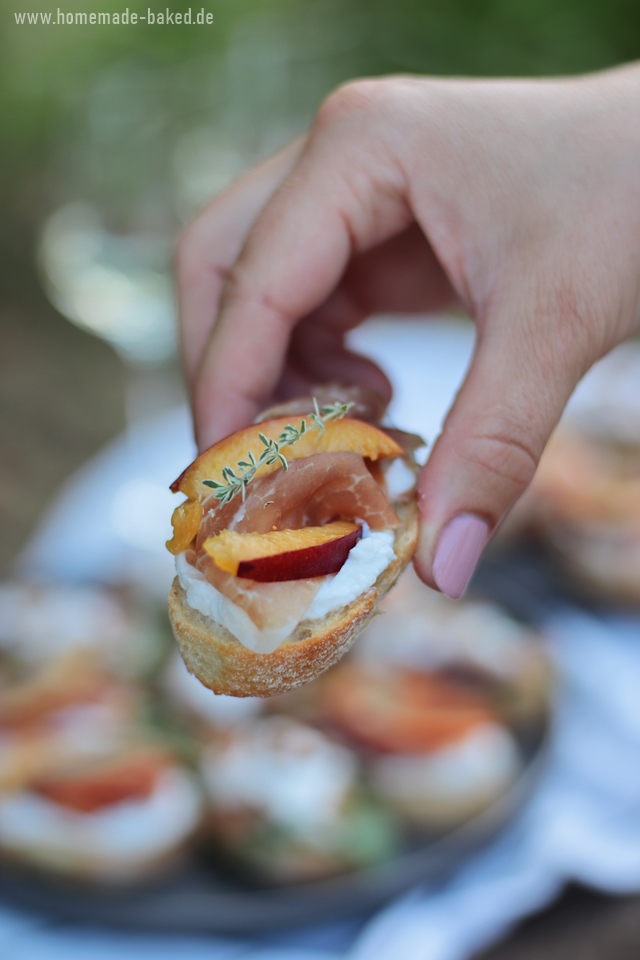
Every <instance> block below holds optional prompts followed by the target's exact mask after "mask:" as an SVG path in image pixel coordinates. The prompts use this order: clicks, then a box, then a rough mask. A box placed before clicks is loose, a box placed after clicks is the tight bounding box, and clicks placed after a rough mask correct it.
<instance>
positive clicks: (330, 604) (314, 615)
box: [176, 527, 395, 653]
mask: <svg viewBox="0 0 640 960" xmlns="http://www.w3.org/2000/svg"><path fill="white" fill-rule="evenodd" d="M393 539H394V535H393V531H392V530H381V531H370V530H368V529H367V528H366V527H364V529H363V535H362V540H360V541H359V542H358V543H357V544H356V545H355V547H353V548H352V549H351V551H350V552H349V556H348V557H347V559H346V562H345V563H344V565H343V567H342V568H341V569H340V570H339V571H338V573H336V574H334V575H333V576H328V577H324V578H323V579H324V583H323V584H322V586H321V587H320V589H319V590H318V592H317V594H316V595H315V597H314V598H313V601H312V603H311V605H310V606H309V607H308V608H307V610H306V611H305V612H304V613H303V614H302V616H300V617H298V618H291V619H289V620H288V621H287V623H286V624H284V626H282V627H277V628H273V629H264V630H260V629H259V628H258V627H257V626H256V625H255V623H254V622H253V620H252V619H251V617H250V616H249V614H248V613H246V611H245V610H243V609H242V608H241V607H239V606H237V604H235V603H233V602H232V601H231V600H229V598H228V597H225V596H224V594H222V593H220V591H219V590H216V588H215V587H214V586H213V585H212V584H210V583H209V581H208V580H207V579H206V578H205V577H204V576H203V574H201V573H200V571H199V570H197V569H196V568H195V567H193V566H192V565H191V564H190V563H189V562H188V561H187V558H186V555H185V554H184V553H181V554H178V556H177V557H176V573H177V575H178V580H179V581H180V585H181V587H182V589H183V590H184V592H185V593H186V595H187V603H188V604H189V606H190V607H192V608H193V609H194V610H198V611H199V612H200V613H202V614H204V616H205V617H210V618H211V619H212V620H215V621H216V622H217V623H220V624H222V626H224V627H226V628H227V630H229V631H230V632H231V633H232V634H233V635H234V636H235V637H237V639H238V640H239V641H240V643H242V644H243V645H244V646H245V647H247V648H248V649H249V650H253V651H254V652H255V653H272V652H273V651H274V650H275V649H277V647H279V646H280V644H281V643H283V642H284V641H285V640H286V639H287V637H289V636H291V634H292V633H293V631H294V630H295V629H296V627H297V626H298V624H299V623H300V622H301V621H302V620H319V619H321V618H322V617H324V616H326V614H327V613H329V612H330V611H332V610H338V609H339V608H340V607H344V606H346V605H347V604H349V603H352V602H353V601H354V600H355V599H356V597H359V596H360V594H361V593H364V592H365V591H366V590H368V589H369V588H370V587H372V586H373V584H374V583H375V582H376V580H377V579H378V577H379V576H380V574H381V573H382V571H383V570H384V569H385V568H386V567H388V566H389V564H390V563H391V561H392V560H393V558H394V556H395V554H394V550H393Z"/></svg>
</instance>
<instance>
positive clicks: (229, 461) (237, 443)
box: [171, 417, 404, 500]
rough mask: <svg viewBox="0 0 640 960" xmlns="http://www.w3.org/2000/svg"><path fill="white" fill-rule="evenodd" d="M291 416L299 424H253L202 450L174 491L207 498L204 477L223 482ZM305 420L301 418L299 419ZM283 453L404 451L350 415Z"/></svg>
mask: <svg viewBox="0 0 640 960" xmlns="http://www.w3.org/2000/svg"><path fill="white" fill-rule="evenodd" d="M292 419H293V425H294V426H298V425H299V422H300V421H299V420H298V419H297V418H291V417H278V418H277V419H275V420H265V421H264V422H263V423H255V424H252V425H251V426H249V427H245V428H244V430H239V431H238V433H233V434H231V436H229V437H225V439H224V440H220V441H219V442H218V443H215V444H214V445H213V446H212V447H209V449H208V450H205V451H204V453H201V454H200V456H199V457H198V458H197V459H196V460H194V461H193V463H192V464H190V466H188V467H187V468H186V470H184V472H183V473H181V474H180V476H179V477H178V479H177V480H175V481H174V482H173V483H172V484H171V489H172V490H173V492H174V493H178V492H180V493H186V495H187V496H188V497H189V499H190V500H204V499H206V497H208V496H210V495H211V489H210V488H209V487H205V486H204V485H203V482H202V481H203V480H214V481H216V482H218V483H222V482H223V477H222V470H223V469H224V467H231V469H232V470H236V472H237V464H238V462H239V461H241V460H244V461H246V460H247V455H248V453H249V452H251V453H252V454H253V455H254V456H255V457H256V459H258V458H259V457H260V454H261V453H262V451H263V450H264V445H263V443H262V441H261V440H260V437H259V434H261V433H262V434H264V436H265V437H267V438H268V439H269V440H277V439H278V437H279V436H280V434H281V433H282V431H283V430H284V428H285V427H286V426H288V425H289V424H290V423H291V422H292ZM302 419H303V418H302V417H300V420H302ZM307 420H308V418H307ZM283 453H284V455H285V456H286V458H287V460H299V459H301V458H302V457H310V456H312V455H313V454H314V453H359V454H361V456H363V457H368V459H369V460H377V459H378V458H379V457H401V456H403V453H404V451H403V450H402V447H401V446H400V445H399V444H398V443H397V442H396V441H395V440H393V439H392V438H391V437H390V436H388V435H387V434H386V433H385V432H384V431H383V430H379V429H378V427H374V426H373V425H372V424H370V423H364V421H362V420H354V419H353V418H352V417H347V418H345V419H344V420H332V421H330V422H329V423H327V424H326V425H325V428H324V431H323V432H322V433H320V431H319V430H308V432H307V433H305V434H304V436H302V437H301V439H300V440H299V441H298V442H297V443H295V444H293V445H291V446H289V447H283ZM277 469H282V468H281V467H280V466H279V464H278V463H275V464H271V465H267V464H263V466H262V467H260V469H259V470H258V471H257V473H256V476H257V477H261V476H264V475H265V474H267V473H271V472H272V471H273V470H277Z"/></svg>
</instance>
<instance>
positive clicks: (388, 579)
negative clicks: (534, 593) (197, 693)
mask: <svg viewBox="0 0 640 960" xmlns="http://www.w3.org/2000/svg"><path fill="white" fill-rule="evenodd" d="M393 507H394V509H395V511H396V513H397V515H398V517H399V518H400V526H399V527H398V528H397V530H396V531H395V537H394V544H393V546H394V552H395V558H394V559H393V560H392V561H391V563H390V564H389V565H388V566H387V567H386V568H385V569H384V570H383V571H382V573H381V574H380V576H379V577H378V579H377V580H376V582H375V583H374V584H373V586H372V587H371V588H370V589H369V590H367V592H366V593H363V594H361V595H360V596H359V597H357V598H356V599H355V600H354V601H353V602H352V603H350V604H348V605H347V606H344V607H340V608H339V609H337V610H332V611H330V612H329V613H328V614H327V615H326V616H325V617H323V618H322V619H319V620H302V621H301V622H300V623H299V624H298V626H297V628H296V630H295V632H294V633H293V634H292V635H291V638H290V639H288V640H286V641H285V642H284V643H282V644H281V645H280V646H279V647H278V648H277V649H276V650H274V651H273V652H272V653H255V652H254V651H253V650H249V649H248V648H247V647H245V646H244V645H243V644H242V643H240V641H239V640H238V639H237V638H236V637H235V636H234V635H233V634H232V633H231V632H230V631H229V630H227V629H226V627H223V626H222V624H220V623H218V622H217V621H215V620H212V619H210V618H209V617H206V616H204V615H203V614H201V613H200V612H199V611H198V610H194V609H193V608H192V607H190V606H189V605H188V603H187V600H186V594H185V592H184V590H183V589H182V587H181V586H180V582H179V580H178V578H177V577H176V579H175V580H174V581H173V586H172V588H171V592H170V593H169V619H170V620H171V626H172V627H173V632H174V634H175V638H176V641H177V644H178V647H179V649H180V653H181V654H182V658H183V660H184V662H185V664H186V665H187V669H188V670H189V672H190V673H193V674H194V675H195V676H196V677H197V678H198V679H199V680H200V682H201V683H203V684H204V685H205V687H209V689H210V690H213V692H214V693H224V694H230V695H231V696H234V697H271V696H274V695H275V694H278V693H284V692H285V691H287V690H291V689H293V688H294V687H300V686H302V684H304V683H308V682H309V680H313V679H314V677H317V676H318V675H319V674H321V673H323V672H324V671H325V670H327V669H328V668H329V667H330V666H332V665H333V664H334V663H336V662H337V661H338V660H339V659H340V658H341V657H342V656H344V654H345V653H346V652H347V650H348V649H349V647H350V646H351V644H352V643H353V641H354V640H355V639H356V637H357V636H358V634H359V633H360V632H361V631H362V630H363V629H364V628H365V627H366V625H367V623H368V622H369V621H370V620H371V618H372V617H373V615H374V613H375V609H376V604H377V602H378V600H380V599H381V598H382V597H383V596H384V595H385V593H387V592H388V591H389V590H390V589H391V587H392V586H393V585H394V584H395V582H396V580H397V579H398V577H399V576H400V574H401V573H402V571H403V570H404V568H405V567H406V565H407V564H408V563H409V561H410V560H411V557H412V556H413V554H414V551H415V548H416V543H417V539H418V508H417V503H416V501H415V500H411V501H399V502H396V503H394V504H393Z"/></svg>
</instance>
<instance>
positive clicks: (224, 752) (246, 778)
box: [203, 716, 357, 843]
mask: <svg viewBox="0 0 640 960" xmlns="http://www.w3.org/2000/svg"><path fill="white" fill-rule="evenodd" d="M356 776H357V766H356V761H355V758H354V756H353V755H352V754H351V753H350V752H349V751H348V750H347V749H345V747H342V746H340V745H339V744H336V743H332V742H331V741H330V740H329V739H328V738H327V737H326V736H325V735H324V734H323V733H321V732H320V731H319V730H314V729H312V728H311V727H307V726H306V725H304V724H301V723H298V721H296V720H292V719H289V718H288V717H278V716H275V717H268V718H266V719H263V720H260V721H258V722H257V723H254V724H248V725H247V726H245V727H244V728H241V729H240V730H238V731H237V733H236V735H235V738H234V739H233V740H232V741H231V743H230V744H228V745H226V746H225V747H223V748H222V749H215V748H214V749H212V750H210V751H209V752H208V753H207V754H205V758H204V764H203V779H204V782H205V786H206V789H207V794H208V797H209V800H210V802H211V803H212V805H213V806H214V807H216V808H222V809H225V808H226V809H231V810H236V811H237V810H238V809H240V810H241V809H243V808H245V807H249V808H255V807H257V808H258V809H260V810H261V811H262V812H263V815H264V816H265V818H266V819H267V820H269V821H270V822H271V823H276V824H281V825H283V826H285V827H286V828H287V829H288V830H290V831H291V832H293V833H297V834H300V835H301V836H303V837H304V839H305V842H307V843H309V842H313V838H314V834H315V832H316V831H318V830H319V829H321V828H322V827H323V826H327V825H329V824H331V823H333V822H334V821H335V820H336V818H338V817H339V816H340V811H341V809H342V805H343V803H344V800H345V797H346V796H347V794H348V792H349V790H350V789H351V788H352V787H353V785H354V783H355V781H356Z"/></svg>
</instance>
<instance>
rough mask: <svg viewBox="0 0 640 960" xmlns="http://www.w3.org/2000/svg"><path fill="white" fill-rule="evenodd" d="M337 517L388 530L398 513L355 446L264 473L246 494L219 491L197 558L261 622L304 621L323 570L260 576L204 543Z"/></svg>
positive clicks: (210, 502) (271, 625) (216, 583)
mask: <svg viewBox="0 0 640 960" xmlns="http://www.w3.org/2000/svg"><path fill="white" fill-rule="evenodd" d="M335 519H345V520H359V521H365V522H366V524H367V525H368V526H369V528H370V529H371V530H376V531H378V530H388V529H393V528H395V527H396V526H397V525H398V522H399V521H398V518H397V516H396V514H395V512H394V510H393V508H392V507H391V505H390V503H389V501H388V500H387V498H386V496H385V494H384V492H383V491H382V489H381V488H380V486H379V485H378V484H377V483H376V481H375V479H374V478H373V477H372V475H371V473H370V472H369V470H368V469H367V467H366V465H365V462H364V460H363V458H362V457H361V456H360V455H359V454H356V453H322V454H316V455H315V456H312V457H307V458H305V459H303V460H296V461H293V462H291V463H290V465H289V469H288V470H287V471H284V470H277V471H275V472H273V473H271V474H268V475H267V476H266V477H259V478H258V479H256V480H255V481H254V482H253V483H252V484H251V485H250V486H249V487H248V488H247V496H246V500H245V501H244V502H243V501H242V500H240V499H239V498H236V499H235V500H232V501H231V502H229V503H227V504H225V505H221V504H220V502H219V501H218V500H216V499H215V497H210V498H209V499H208V500H207V501H206V503H205V512H204V517H203V520H202V523H201V525H200V530H199V532H198V537H197V539H196V547H195V553H194V554H193V557H192V558H191V559H192V562H195V566H196V567H197V568H198V569H199V570H200V572H201V573H202V574H204V576H205V577H206V578H207V580H208V581H209V583H211V584H212V585H213V586H214V587H216V589H217V590H219V591H220V592H221V593H223V594H224V595H225V596H226V597H227V598H228V599H229V600H231V601H232V602H233V603H235V604H236V605H237V606H239V607H241V608H242V609H243V610H245V611H246V613H247V614H248V615H249V617H250V618H251V619H252V620H253V622H254V623H255V624H256V626H257V627H258V628H259V629H265V628H267V629H273V628H277V627H279V626H281V625H283V623H286V622H289V621H291V622H293V621H295V622H298V621H299V620H300V619H301V618H302V616H303V615H304V613H305V611H306V610H307V609H308V607H309V606H310V604H311V602H312V600H313V598H314V597H315V595H316V593H317V592H318V590H319V589H320V587H321V586H322V583H323V582H324V579H325V578H323V577H315V578H313V579H310V580H295V581H285V582H282V583H256V582H255V581H253V580H247V579H244V578H242V577H236V576H234V575H233V574H230V573H227V572H225V571H224V570H221V569H220V568H219V567H217V566H216V565H215V564H214V563H213V561H212V560H211V558H210V557H209V555H208V554H207V553H206V552H205V550H204V548H203V544H204V541H205V540H206V539H208V538H209V537H212V536H214V535H215V534H217V533H219V532H220V531H221V530H225V529H230V530H235V531H237V532H238V533H268V532H270V531H272V530H292V529H301V528H302V527H307V526H321V525H322V524H324V523H327V522H329V521H331V520H335Z"/></svg>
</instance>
